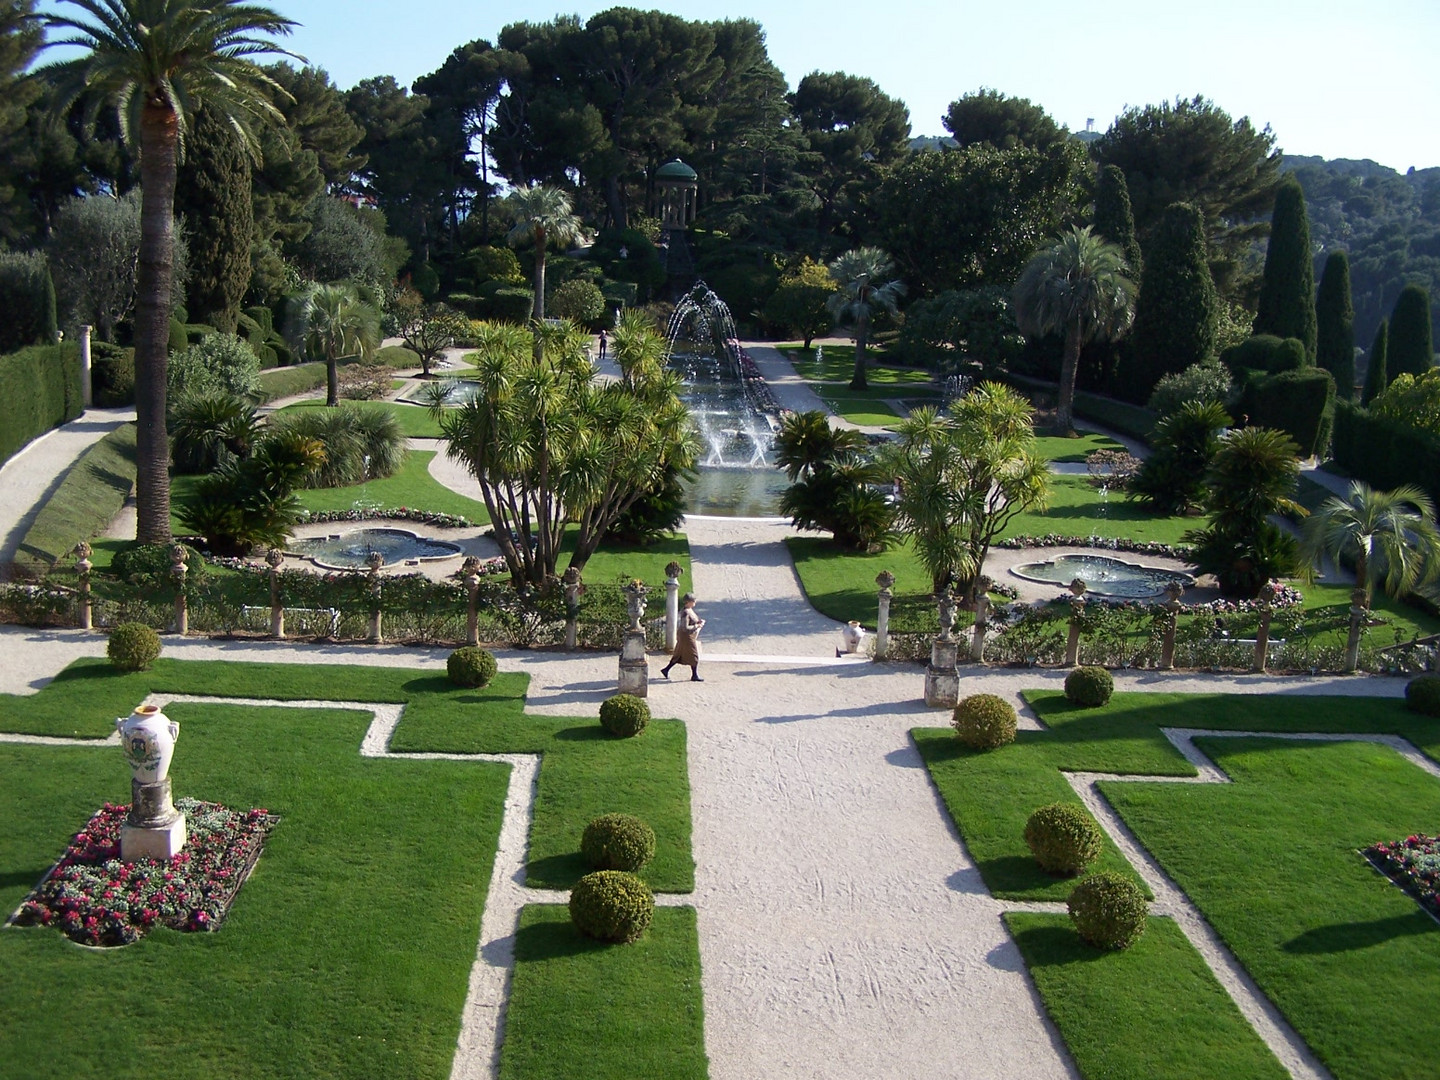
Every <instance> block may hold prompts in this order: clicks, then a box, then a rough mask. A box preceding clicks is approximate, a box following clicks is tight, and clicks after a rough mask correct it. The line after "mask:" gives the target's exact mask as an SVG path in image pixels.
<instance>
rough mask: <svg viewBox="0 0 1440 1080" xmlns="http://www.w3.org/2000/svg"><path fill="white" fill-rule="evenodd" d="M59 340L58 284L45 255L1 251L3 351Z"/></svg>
mask: <svg viewBox="0 0 1440 1080" xmlns="http://www.w3.org/2000/svg"><path fill="white" fill-rule="evenodd" d="M55 340H56V325H55V284H54V282H52V281H51V280H50V268H49V266H48V265H47V264H46V262H45V256H44V255H41V254H39V253H38V252H37V253H34V254H17V253H13V252H9V251H0V353H9V352H15V351H17V350H19V349H23V348H25V347H26V346H29V345H53V344H54V343H55Z"/></svg>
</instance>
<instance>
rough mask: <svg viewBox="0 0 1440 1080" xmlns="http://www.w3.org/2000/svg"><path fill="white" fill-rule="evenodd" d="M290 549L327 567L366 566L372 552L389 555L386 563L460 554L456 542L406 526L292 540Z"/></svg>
mask: <svg viewBox="0 0 1440 1080" xmlns="http://www.w3.org/2000/svg"><path fill="white" fill-rule="evenodd" d="M287 551H288V552H289V553H290V554H291V555H298V556H300V557H301V558H304V559H309V560H310V561H311V562H313V563H314V564H315V565H316V566H320V567H324V568H325V569H326V570H358V569H362V568H364V567H365V565H366V561H367V560H368V559H369V558H370V553H371V552H372V551H378V552H379V553H380V554H381V555H383V556H384V557H385V565H386V566H393V565H395V564H396V563H404V562H409V561H413V560H420V561H422V562H429V561H432V560H434V559H451V558H454V557H455V556H456V555H459V554H460V548H459V547H458V546H457V545H455V544H452V543H449V542H448V541H445V540H432V539H431V538H430V537H428V536H417V535H416V534H415V533H413V532H409V531H407V530H405V529H352V530H351V531H350V532H347V533H337V534H332V535H330V536H312V537H310V538H308V539H304V540H292V541H290V544H289V546H288V547H287Z"/></svg>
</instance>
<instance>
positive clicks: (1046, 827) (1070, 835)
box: [1025, 669, 1104, 877]
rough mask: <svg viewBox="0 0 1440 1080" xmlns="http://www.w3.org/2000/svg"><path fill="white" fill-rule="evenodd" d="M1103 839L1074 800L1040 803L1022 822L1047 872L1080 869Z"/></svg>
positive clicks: (1096, 854)
mask: <svg viewBox="0 0 1440 1080" xmlns="http://www.w3.org/2000/svg"><path fill="white" fill-rule="evenodd" d="M1101 670H1103V669H1101ZM1103 843H1104V837H1103V836H1102V835H1101V833H1100V826H1099V825H1096V824H1095V821H1094V820H1093V819H1092V818H1091V817H1090V815H1089V814H1087V813H1086V812H1085V810H1084V809H1083V808H1082V807H1079V806H1076V805H1075V804H1074V803H1054V804H1052V805H1050V806H1042V807H1040V809H1039V810H1036V811H1035V812H1034V813H1033V814H1031V815H1030V820H1029V821H1027V822H1025V846H1026V847H1028V848H1029V849H1030V852H1031V854H1033V855H1034V856H1035V861H1036V862H1037V863H1039V864H1040V869H1042V870H1044V871H1045V872H1046V873H1047V874H1060V875H1064V876H1067V877H1069V876H1073V875H1075V874H1078V873H1080V872H1081V871H1082V870H1084V869H1085V867H1087V866H1089V865H1090V864H1091V863H1092V862H1094V861H1095V860H1096V859H1098V858H1099V857H1100V849H1101V847H1102V846H1103Z"/></svg>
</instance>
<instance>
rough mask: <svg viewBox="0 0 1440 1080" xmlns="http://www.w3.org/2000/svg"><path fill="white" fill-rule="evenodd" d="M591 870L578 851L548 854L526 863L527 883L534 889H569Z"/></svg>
mask: <svg viewBox="0 0 1440 1080" xmlns="http://www.w3.org/2000/svg"><path fill="white" fill-rule="evenodd" d="M590 870H591V867H590V866H589V865H588V864H587V863H586V862H585V859H584V858H583V857H582V856H581V855H580V853H579V852H578V851H572V852H570V853H568V854H565V855H547V856H545V858H543V859H531V860H530V861H529V862H528V863H527V864H526V865H525V884H526V885H527V886H529V887H530V888H532V889H568V888H571V887H572V886H574V884H575V882H577V881H579V880H580V879H581V878H582V877H584V876H585V875H586V874H588V873H590Z"/></svg>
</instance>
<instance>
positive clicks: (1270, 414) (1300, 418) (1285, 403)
mask: <svg viewBox="0 0 1440 1080" xmlns="http://www.w3.org/2000/svg"><path fill="white" fill-rule="evenodd" d="M1285 344H1286V345H1292V344H1294V345H1298V342H1296V341H1295V339H1293V338H1290V339H1288V340H1287V341H1286V343H1285ZM1234 411H1235V412H1236V413H1237V414H1238V415H1241V416H1246V417H1248V418H1249V420H1248V422H1249V423H1250V424H1253V425H1256V426H1258V427H1268V428H1278V429H1279V430H1280V431H1283V432H1285V433H1286V434H1287V435H1289V436H1290V438H1292V439H1294V440H1295V443H1296V444H1297V445H1298V446H1299V447H1300V455H1301V456H1302V457H1314V456H1316V455H1322V456H1323V455H1324V454H1325V452H1326V450H1328V449H1329V446H1330V433H1331V430H1332V429H1333V427H1334V423H1335V379H1334V377H1333V376H1332V375H1331V374H1330V372H1328V371H1326V370H1324V369H1323V368H1306V369H1304V370H1300V371H1281V372H1280V373H1279V374H1276V375H1269V376H1265V377H1263V378H1255V379H1250V380H1249V381H1248V382H1247V383H1246V384H1245V389H1244V391H1243V392H1242V393H1241V395H1240V400H1239V401H1238V402H1237V403H1236V405H1235V406H1234Z"/></svg>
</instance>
